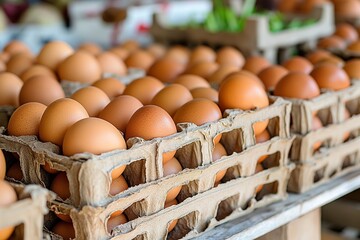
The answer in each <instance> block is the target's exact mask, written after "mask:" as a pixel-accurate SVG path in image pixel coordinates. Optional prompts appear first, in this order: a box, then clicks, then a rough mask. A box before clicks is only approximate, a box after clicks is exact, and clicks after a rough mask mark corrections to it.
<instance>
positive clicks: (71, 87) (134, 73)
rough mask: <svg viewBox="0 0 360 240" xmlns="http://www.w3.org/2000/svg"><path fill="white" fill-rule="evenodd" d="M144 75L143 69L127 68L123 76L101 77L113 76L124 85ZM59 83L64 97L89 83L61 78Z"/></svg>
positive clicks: (107, 74) (105, 76) (104, 75)
mask: <svg viewBox="0 0 360 240" xmlns="http://www.w3.org/2000/svg"><path fill="white" fill-rule="evenodd" d="M144 76H145V71H144V70H142V69H138V68H129V69H128V73H127V75H124V76H118V75H115V74H111V73H104V74H103V78H108V77H113V78H116V79H118V80H119V81H120V82H122V83H124V84H125V85H126V84H129V83H130V82H132V81H133V80H135V79H137V78H141V77H144ZM60 84H61V87H62V88H63V90H64V92H65V96H66V97H70V96H71V95H72V94H73V93H74V92H76V91H77V90H79V89H81V88H84V87H87V86H89V85H90V84H89V83H80V82H72V81H67V80H66V79H63V80H61V81H60Z"/></svg>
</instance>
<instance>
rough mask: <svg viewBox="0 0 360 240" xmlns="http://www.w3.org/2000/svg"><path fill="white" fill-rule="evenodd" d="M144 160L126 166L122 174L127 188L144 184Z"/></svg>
mask: <svg viewBox="0 0 360 240" xmlns="http://www.w3.org/2000/svg"><path fill="white" fill-rule="evenodd" d="M145 163H146V160H145V159H141V160H137V161H134V162H132V163H130V164H128V165H127V166H126V168H125V171H124V172H123V176H124V178H125V180H126V182H127V183H128V184H129V187H134V186H137V185H139V184H143V183H145V182H146V167H145Z"/></svg>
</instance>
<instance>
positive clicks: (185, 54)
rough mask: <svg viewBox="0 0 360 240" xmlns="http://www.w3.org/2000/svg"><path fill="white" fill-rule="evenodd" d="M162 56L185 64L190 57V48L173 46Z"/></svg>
mask: <svg viewBox="0 0 360 240" xmlns="http://www.w3.org/2000/svg"><path fill="white" fill-rule="evenodd" d="M163 58H167V59H168V58H170V59H173V60H175V61H178V62H180V63H182V64H187V63H188V62H189V59H190V50H189V49H188V48H186V47H184V46H180V45H177V46H173V47H171V48H169V50H168V51H167V52H166V53H165V55H164V57H163Z"/></svg>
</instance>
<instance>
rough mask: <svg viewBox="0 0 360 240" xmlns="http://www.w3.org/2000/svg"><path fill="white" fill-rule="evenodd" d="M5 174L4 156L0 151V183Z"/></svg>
mask: <svg viewBox="0 0 360 240" xmlns="http://www.w3.org/2000/svg"><path fill="white" fill-rule="evenodd" d="M5 172H6V161H5V156H4V153H3V152H2V150H1V149H0V181H1V180H3V179H4V178H5Z"/></svg>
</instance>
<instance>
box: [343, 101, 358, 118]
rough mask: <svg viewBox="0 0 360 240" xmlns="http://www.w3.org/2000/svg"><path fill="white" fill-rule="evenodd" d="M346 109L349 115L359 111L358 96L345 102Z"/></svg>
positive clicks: (356, 113)
mask: <svg viewBox="0 0 360 240" xmlns="http://www.w3.org/2000/svg"><path fill="white" fill-rule="evenodd" d="M345 107H346V109H347V110H348V111H349V113H350V116H354V115H358V114H359V113H360V98H355V99H352V100H350V101H347V102H346V103H345Z"/></svg>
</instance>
